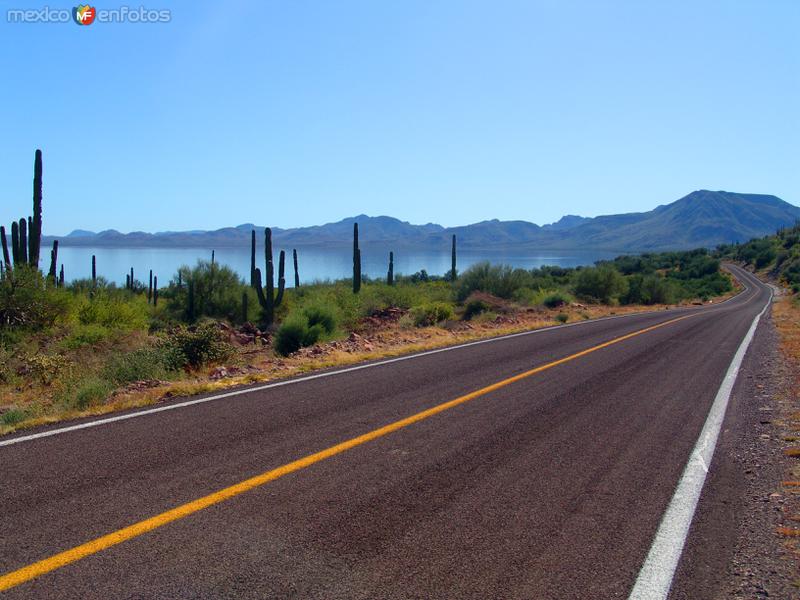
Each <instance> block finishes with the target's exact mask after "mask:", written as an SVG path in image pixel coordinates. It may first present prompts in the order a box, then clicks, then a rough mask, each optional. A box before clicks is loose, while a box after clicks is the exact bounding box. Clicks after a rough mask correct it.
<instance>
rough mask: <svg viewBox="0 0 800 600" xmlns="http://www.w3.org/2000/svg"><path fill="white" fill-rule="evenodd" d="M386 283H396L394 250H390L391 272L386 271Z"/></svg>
mask: <svg viewBox="0 0 800 600" xmlns="http://www.w3.org/2000/svg"><path fill="white" fill-rule="evenodd" d="M386 283H387V284H389V285H394V252H389V272H388V273H386Z"/></svg>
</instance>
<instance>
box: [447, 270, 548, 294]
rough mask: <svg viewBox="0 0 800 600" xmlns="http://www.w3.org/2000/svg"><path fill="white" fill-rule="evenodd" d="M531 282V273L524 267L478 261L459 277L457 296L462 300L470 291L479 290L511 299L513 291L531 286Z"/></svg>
mask: <svg viewBox="0 0 800 600" xmlns="http://www.w3.org/2000/svg"><path fill="white" fill-rule="evenodd" d="M533 284H534V278H533V275H532V274H531V272H529V271H526V270H525V269H515V268H513V267H510V266H508V265H492V264H490V263H489V262H480V263H476V264H474V265H472V266H471V267H469V268H468V269H467V270H466V271H464V273H463V274H462V275H461V277H460V278H459V280H458V293H457V298H458V300H459V301H460V302H463V301H464V300H466V299H467V298H468V297H469V295H470V294H471V293H472V292H474V291H481V292H488V293H489V294H493V295H495V296H499V297H500V298H506V299H511V298H512V297H513V295H514V292H515V291H517V290H519V289H520V288H524V287H529V288H530V287H533Z"/></svg>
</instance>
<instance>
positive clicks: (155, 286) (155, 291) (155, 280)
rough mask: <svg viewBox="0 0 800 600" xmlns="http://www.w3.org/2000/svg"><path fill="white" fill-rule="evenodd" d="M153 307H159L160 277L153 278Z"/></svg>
mask: <svg viewBox="0 0 800 600" xmlns="http://www.w3.org/2000/svg"><path fill="white" fill-rule="evenodd" d="M153 306H158V275H156V276H155V277H153Z"/></svg>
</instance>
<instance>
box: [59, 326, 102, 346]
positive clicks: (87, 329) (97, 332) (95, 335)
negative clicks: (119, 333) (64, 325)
mask: <svg viewBox="0 0 800 600" xmlns="http://www.w3.org/2000/svg"><path fill="white" fill-rule="evenodd" d="M109 335H110V332H109V330H108V328H107V327H104V326H103V325H97V324H94V323H91V324H88V325H83V324H78V325H76V326H75V327H73V328H72V331H71V332H70V334H69V335H68V336H67V337H66V338H64V341H63V342H62V345H63V346H64V347H65V348H69V349H70V350H74V349H76V348H81V347H83V346H92V345H94V344H97V343H99V342H102V341H104V340H106V339H108V337H109Z"/></svg>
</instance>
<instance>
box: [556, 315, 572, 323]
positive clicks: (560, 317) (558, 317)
mask: <svg viewBox="0 0 800 600" xmlns="http://www.w3.org/2000/svg"><path fill="white" fill-rule="evenodd" d="M556 321H558V322H559V323H562V324H563V323H566V322H567V321H569V315H568V314H566V313H558V314H557V315H556Z"/></svg>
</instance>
